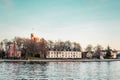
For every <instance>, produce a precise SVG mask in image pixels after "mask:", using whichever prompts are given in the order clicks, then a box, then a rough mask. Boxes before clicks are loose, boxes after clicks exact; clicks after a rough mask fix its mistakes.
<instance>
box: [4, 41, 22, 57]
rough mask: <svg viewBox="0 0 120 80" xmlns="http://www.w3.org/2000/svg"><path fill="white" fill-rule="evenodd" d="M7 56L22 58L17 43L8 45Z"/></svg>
mask: <svg viewBox="0 0 120 80" xmlns="http://www.w3.org/2000/svg"><path fill="white" fill-rule="evenodd" d="M6 56H7V57H9V58H20V57H21V51H20V50H19V49H17V45H16V44H15V43H11V44H10V45H9V46H8V49H7V52H6Z"/></svg>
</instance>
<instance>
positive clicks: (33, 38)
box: [31, 33, 40, 42]
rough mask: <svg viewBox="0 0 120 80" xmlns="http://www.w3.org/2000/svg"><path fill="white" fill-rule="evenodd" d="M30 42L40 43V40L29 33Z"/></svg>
mask: <svg viewBox="0 0 120 80" xmlns="http://www.w3.org/2000/svg"><path fill="white" fill-rule="evenodd" d="M31 40H33V41H34V42H40V38H38V37H35V36H34V34H33V33H31Z"/></svg>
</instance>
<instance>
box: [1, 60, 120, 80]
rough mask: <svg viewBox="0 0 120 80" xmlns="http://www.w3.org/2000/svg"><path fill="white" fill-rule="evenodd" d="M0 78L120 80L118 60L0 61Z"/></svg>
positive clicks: (13, 79)
mask: <svg viewBox="0 0 120 80" xmlns="http://www.w3.org/2000/svg"><path fill="white" fill-rule="evenodd" d="M0 80H120V62H119V61H116V62H44V63H34V64H28V63H6V62H2V63H0Z"/></svg>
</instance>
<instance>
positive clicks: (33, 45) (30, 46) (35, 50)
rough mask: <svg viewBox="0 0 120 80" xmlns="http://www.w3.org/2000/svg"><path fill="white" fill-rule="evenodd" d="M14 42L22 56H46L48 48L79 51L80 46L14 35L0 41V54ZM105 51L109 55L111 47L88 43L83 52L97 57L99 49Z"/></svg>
mask: <svg viewBox="0 0 120 80" xmlns="http://www.w3.org/2000/svg"><path fill="white" fill-rule="evenodd" d="M13 43H15V45H16V46H17V47H16V48H17V50H21V51H22V57H24V58H27V57H29V56H30V57H40V58H46V54H47V52H48V51H49V50H53V51H81V52H83V50H82V47H81V45H80V44H79V43H76V42H71V41H69V40H68V41H61V40H58V41H51V40H45V39H44V38H41V39H40V42H35V41H33V40H31V39H28V38H21V37H15V38H14V39H12V40H10V41H9V40H7V39H4V40H3V41H1V42H0V53H1V54H0V56H4V55H5V53H6V52H7V51H8V49H9V46H10V44H13ZM3 44H4V45H5V46H4V47H5V51H3ZM103 50H104V51H106V52H107V54H106V55H107V56H108V57H109V56H111V52H110V51H112V49H110V47H108V48H106V49H104V48H103V47H102V46H101V45H97V46H95V47H93V46H92V45H88V46H87V47H86V48H85V50H84V52H92V53H93V55H94V56H95V57H99V56H100V53H101V51H103Z"/></svg>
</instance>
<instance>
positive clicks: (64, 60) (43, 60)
mask: <svg viewBox="0 0 120 80" xmlns="http://www.w3.org/2000/svg"><path fill="white" fill-rule="evenodd" d="M111 61H120V59H41V60H9V59H2V60H0V62H111Z"/></svg>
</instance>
